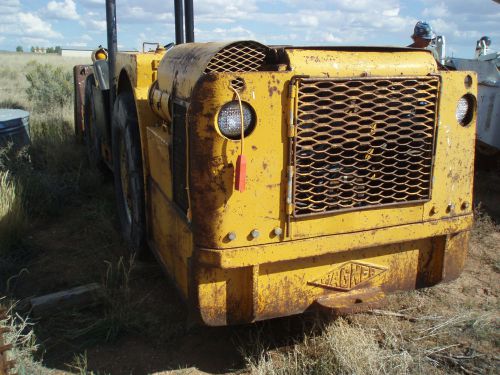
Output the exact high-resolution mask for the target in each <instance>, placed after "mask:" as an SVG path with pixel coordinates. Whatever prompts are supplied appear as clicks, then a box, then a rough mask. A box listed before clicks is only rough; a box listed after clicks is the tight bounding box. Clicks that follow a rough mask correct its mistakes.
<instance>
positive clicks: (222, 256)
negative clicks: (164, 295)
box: [198, 214, 473, 268]
mask: <svg viewBox="0 0 500 375" xmlns="http://www.w3.org/2000/svg"><path fill="white" fill-rule="evenodd" d="M472 222H473V217H472V215H470V214H469V215H465V216H456V217H452V218H449V219H443V220H438V221H430V222H424V223H417V224H406V225H399V226H393V227H388V228H382V229H377V230H365V231H360V232H354V233H344V234H336V235H329V236H322V237H318V238H314V239H305V240H295V241H290V242H283V243H281V244H272V245H266V246H249V247H243V248H238V249H225V250H210V249H199V250H198V253H199V259H200V261H201V262H203V263H205V264H210V265H213V266H216V267H222V268H235V267H245V266H251V265H256V264H264V263H269V262H279V261H280V260H289V259H299V258H305V257H310V256H318V255H322V254H327V253H336V252H342V251H346V250H355V249H360V248H363V247H368V246H377V245H382V244H390V243H398V242H404V241H407V240H409V239H421V238H429V237H437V236H442V235H446V234H448V233H456V232H461V231H464V230H467V229H469V228H470V227H471V226H472Z"/></svg>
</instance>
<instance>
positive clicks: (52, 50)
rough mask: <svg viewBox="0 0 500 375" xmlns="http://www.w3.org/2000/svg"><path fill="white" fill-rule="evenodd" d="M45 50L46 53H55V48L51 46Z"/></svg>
mask: <svg viewBox="0 0 500 375" xmlns="http://www.w3.org/2000/svg"><path fill="white" fill-rule="evenodd" d="M45 52H46V53H54V48H52V47H49V48H47V49H46V51H45Z"/></svg>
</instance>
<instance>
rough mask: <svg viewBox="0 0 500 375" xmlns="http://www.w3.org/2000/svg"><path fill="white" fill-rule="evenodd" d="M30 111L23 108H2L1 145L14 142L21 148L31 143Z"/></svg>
mask: <svg viewBox="0 0 500 375" xmlns="http://www.w3.org/2000/svg"><path fill="white" fill-rule="evenodd" d="M29 115H30V114H29V112H26V111H23V110H21V109H0V147H6V146H7V144H9V143H13V145H14V146H13V147H14V148H21V147H23V146H25V145H27V144H29V143H30V128H29Z"/></svg>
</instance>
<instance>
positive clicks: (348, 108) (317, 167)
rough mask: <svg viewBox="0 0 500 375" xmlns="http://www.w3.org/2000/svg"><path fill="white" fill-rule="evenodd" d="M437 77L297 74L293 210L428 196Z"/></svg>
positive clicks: (363, 205)
mask: <svg viewBox="0 0 500 375" xmlns="http://www.w3.org/2000/svg"><path fill="white" fill-rule="evenodd" d="M438 83H439V81H438V78H435V77H414V78H390V79H389V78H380V79H373V78H368V79H353V80H333V79H331V80H330V79H327V80H323V79H301V80H299V81H298V82H297V84H298V97H297V102H296V105H297V119H296V130H297V132H296V137H295V140H294V164H295V177H294V215H295V216H307V215H317V214H324V213H328V212H335V211H342V210H359V209H364V208H372V207H376V206H385V205H391V204H403V203H415V202H420V201H426V200H429V199H430V195H431V177H432V176H431V174H432V164H433V151H434V140H435V117H436V106H437V93H438Z"/></svg>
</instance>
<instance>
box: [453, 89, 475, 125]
mask: <svg viewBox="0 0 500 375" xmlns="http://www.w3.org/2000/svg"><path fill="white" fill-rule="evenodd" d="M474 108H475V99H474V96H473V95H471V94H466V95H464V96H462V97H461V98H460V99H458V103H457V109H456V111H455V115H456V117H457V121H458V123H459V124H460V125H462V126H466V125H469V123H470V122H471V121H472V118H473V117H474Z"/></svg>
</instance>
